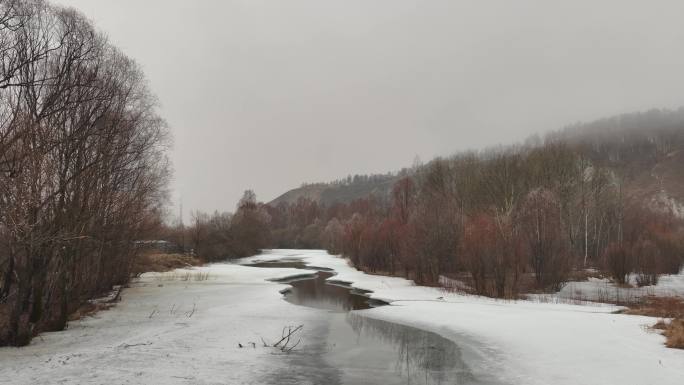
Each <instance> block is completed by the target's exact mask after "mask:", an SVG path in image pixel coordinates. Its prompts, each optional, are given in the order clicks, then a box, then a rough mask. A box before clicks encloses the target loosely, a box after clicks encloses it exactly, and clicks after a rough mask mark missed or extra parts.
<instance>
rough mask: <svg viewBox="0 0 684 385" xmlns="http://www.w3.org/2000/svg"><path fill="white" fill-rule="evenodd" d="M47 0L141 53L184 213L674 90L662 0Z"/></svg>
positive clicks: (520, 132)
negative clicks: (169, 138) (166, 129)
mask: <svg viewBox="0 0 684 385" xmlns="http://www.w3.org/2000/svg"><path fill="white" fill-rule="evenodd" d="M57 3H60V4H64V5H68V6H73V7H75V8H77V9H78V10H80V11H81V12H83V13H84V14H85V15H87V16H88V17H89V18H90V19H92V20H93V21H94V22H95V24H96V25H97V26H98V27H99V28H100V29H101V30H102V31H103V32H105V33H106V34H107V35H108V36H109V38H110V40H111V41H112V43H113V44H115V45H116V46H118V47H119V48H121V49H122V50H123V51H124V52H126V54H127V55H129V56H130V57H132V58H134V59H135V60H137V61H138V63H139V64H140V65H141V66H142V68H143V70H144V72H145V74H146V75H147V77H148V79H149V82H150V86H151V89H152V90H153V91H154V92H155V93H156V94H157V96H158V97H159V102H160V104H161V109H160V113H161V115H162V116H163V117H164V118H165V119H166V120H167V121H168V123H169V125H170V127H171V131H172V133H173V136H174V147H173V150H172V152H171V153H170V158H171V161H172V162H173V165H174V169H175V173H174V174H175V176H174V181H173V183H172V190H173V194H172V195H173V200H174V202H175V204H176V205H177V204H178V203H179V201H180V200H181V199H182V202H183V205H184V207H185V209H186V210H187V211H189V210H195V209H199V210H204V211H213V210H232V209H233V208H234V206H235V202H236V201H237V200H238V199H239V197H240V196H241V194H242V191H243V190H245V189H247V188H251V189H254V190H255V191H256V193H257V195H258V197H259V199H260V200H264V201H269V200H271V199H273V198H275V197H276V196H278V195H279V194H281V193H283V192H285V191H286V190H288V189H290V188H293V187H296V186H298V185H299V184H300V183H302V182H315V181H327V180H331V179H336V178H339V177H344V176H346V175H348V174H357V173H358V174H362V173H372V172H387V171H392V170H397V169H399V168H401V167H404V166H410V164H411V163H412V161H413V159H414V158H415V157H416V156H419V157H420V158H422V159H423V160H428V159H430V158H431V157H434V156H437V155H448V154H450V153H453V152H456V151H459V150H464V149H473V148H474V149H477V148H483V147H487V146H493V145H497V144H508V143H512V142H516V141H521V140H524V138H525V137H526V136H528V135H530V134H533V133H543V132H545V131H549V130H554V129H558V128H561V127H562V126H565V125H567V124H571V123H575V122H578V121H589V120H593V119H597V118H601V117H604V116H610V115H614V114H618V113H622V112H630V111H639V110H647V109H650V108H676V107H678V106H680V105H682V104H684V96H682V93H681V90H682V89H684V77H682V76H681V69H682V68H684V51H682V49H681V47H683V46H684V29H682V28H681V15H682V14H684V3H682V2H680V1H653V2H648V3H646V2H642V1H602V2H600V3H598V2H595V1H574V2H555V1H548V0H546V1H542V0H540V1H516V2H511V1H486V2H483V1H453V0H445V1H429V2H426V1H404V0H391V1H390V0H387V1H360V0H359V1H349V0H345V1H326V2H321V1H317V0H297V1H286V2H285V1H258V0H248V1H193V2H188V1H175V0H174V1H168V0H164V1H160V0H155V1H145V2H140V1H131V0H119V1H116V2H113V1H107V0H60V1H58V2H57Z"/></svg>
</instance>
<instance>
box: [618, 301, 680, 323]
mask: <svg viewBox="0 0 684 385" xmlns="http://www.w3.org/2000/svg"><path fill="white" fill-rule="evenodd" d="M626 313H627V314H634V315H645V316H649V317H658V318H681V319H684V299H682V298H681V297H646V298H644V300H643V301H640V302H638V303H634V304H632V305H631V306H630V308H629V310H627V311H626Z"/></svg>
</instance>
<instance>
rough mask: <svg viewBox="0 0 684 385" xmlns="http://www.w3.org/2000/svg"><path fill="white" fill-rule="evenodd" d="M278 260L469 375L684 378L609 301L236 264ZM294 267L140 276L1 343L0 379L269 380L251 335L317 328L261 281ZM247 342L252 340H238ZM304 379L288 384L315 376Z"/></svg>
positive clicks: (306, 257)
mask: <svg viewBox="0 0 684 385" xmlns="http://www.w3.org/2000/svg"><path fill="white" fill-rule="evenodd" d="M282 259H300V260H302V261H303V262H305V263H307V264H309V265H311V266H318V267H327V268H331V269H334V270H335V271H336V272H337V273H338V274H337V275H336V276H334V277H332V278H330V279H333V280H338V281H345V282H348V283H350V284H351V285H352V286H353V287H356V288H359V289H364V290H371V291H373V293H372V294H370V295H371V297H373V298H377V299H381V300H384V301H387V302H390V305H389V306H382V307H378V308H373V309H370V310H362V311H360V312H361V313H360V314H363V315H364V316H366V317H370V318H376V319H380V320H385V321H391V322H395V323H398V324H404V325H408V326H414V327H419V328H421V329H425V330H429V331H432V332H435V333H437V334H440V335H441V336H443V337H445V338H448V339H451V340H453V341H455V342H457V343H458V344H459V346H461V347H463V348H464V350H466V351H467V354H464V357H463V359H464V361H465V362H466V363H467V364H468V365H469V366H470V368H471V369H472V372H473V373H474V374H475V376H476V378H477V375H478V373H488V374H489V375H490V377H492V378H498V379H500V380H501V382H505V383H511V384H582V385H585V384H619V385H630V384H634V385H648V384H663V385H667V384H677V385H681V384H684V350H675V349H668V348H666V347H665V346H664V345H663V342H664V337H662V336H661V335H659V334H657V333H654V332H651V331H649V330H648V326H650V325H652V324H654V323H655V322H656V319H654V318H649V317H640V316H629V315H623V314H613V312H614V311H615V310H618V308H616V307H613V306H607V305H604V306H599V305H590V304H586V305H570V304H555V303H538V302H532V301H498V300H493V299H488V298H482V297H476V296H465V295H460V294H457V293H447V292H444V291H442V290H440V289H437V288H427V287H421V286H415V285H414V284H413V282H411V281H408V280H405V279H402V278H395V277H385V276H375V275H368V274H364V273H362V272H359V271H357V270H355V269H353V268H351V267H349V265H348V264H347V262H346V261H345V260H344V259H341V258H338V257H334V256H331V255H328V254H327V253H326V252H324V251H312V250H271V251H267V252H265V253H264V254H262V255H258V256H254V257H250V258H248V259H245V260H242V261H241V263H249V262H254V261H268V260H273V261H275V260H282ZM197 272H205V273H206V272H208V273H209V276H208V279H207V280H203V281H195V280H194V279H195V278H194V277H198V275H197V274H198V273H197ZM302 272H303V271H302V270H297V269H275V268H253V267H245V266H239V265H236V264H213V265H209V266H206V267H202V268H198V269H194V270H191V273H190V276H189V277H187V276H186V275H185V274H186V273H187V270H177V271H176V272H174V273H172V274H169V273H166V274H162V275H160V274H152V273H150V274H145V275H143V277H142V278H141V279H140V280H139V281H138V282H136V283H134V284H132V285H131V286H132V287H131V288H128V289H125V290H124V292H123V300H122V302H120V303H119V304H118V305H117V306H116V307H114V308H112V309H111V310H108V311H104V312H101V313H99V314H97V315H96V316H95V317H94V318H86V319H85V320H82V321H77V322H72V323H71V324H70V327H69V329H68V330H66V331H63V332H55V333H45V334H43V335H41V336H40V337H38V338H36V339H34V341H33V342H32V343H31V345H30V346H28V347H24V348H2V349H0V383H12V384H14V383H17V384H41V383H58V384H61V383H67V384H81V383H92V384H261V383H278V382H277V381H273V378H272V377H269V373H274V372H278V371H283V370H285V371H286V370H288V368H287V366H288V360H287V359H286V358H287V357H286V355H284V354H282V353H277V352H275V350H274V349H270V348H262V347H261V346H259V345H260V337H264V338H266V339H273V338H276V337H277V336H279V335H280V332H281V329H282V327H283V326H284V325H287V324H305V325H317V324H319V323H320V322H321V321H320V317H321V316H320V315H321V311H320V310H318V309H311V308H307V307H303V306H297V305H293V304H290V303H288V302H286V301H284V300H282V295H281V294H280V293H279V291H280V290H282V289H284V288H286V287H287V286H286V285H283V284H278V283H274V282H269V281H267V279H270V278H283V277H286V276H291V275H297V274H302ZM186 277H187V278H188V280H186V281H184V280H182V279H184V278H186ZM172 278H173V279H172ZM668 282H669V281H668ZM160 285H162V286H161V287H160ZM193 307H194V309H195V311H194V313H193V311H192V310H193ZM250 341H254V342H256V343H257V346H258V347H257V348H256V349H254V348H251V347H247V348H242V349H241V348H239V347H237V344H238V343H242V344H247V343H248V342H250ZM306 378H307V377H306V375H305V374H302V375H301V376H300V377H299V380H298V381H294V382H291V383H311V384H325V382H323V381H320V380H319V381H316V380H313V379H312V380H306ZM319 378H320V377H319ZM268 379H270V380H268Z"/></svg>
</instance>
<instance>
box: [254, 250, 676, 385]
mask: <svg viewBox="0 0 684 385" xmlns="http://www.w3.org/2000/svg"><path fill="white" fill-rule="evenodd" d="M283 255H286V256H289V257H290V258H293V257H297V258H301V259H302V260H303V261H305V262H306V263H308V264H309V265H313V266H320V267H327V268H332V269H334V270H335V271H337V272H338V275H337V276H335V277H333V278H331V279H335V280H342V281H346V282H350V283H351V284H352V286H353V287H357V288H360V289H364V290H372V291H373V293H372V294H371V297H373V298H377V299H381V300H384V301H388V302H391V305H390V306H383V307H379V308H375V309H371V310H369V311H366V312H365V313H364V315H365V316H367V317H374V318H378V319H382V320H386V321H392V322H396V323H401V324H407V325H411V326H417V327H420V328H423V329H427V330H431V331H434V332H437V333H439V334H441V335H442V336H444V337H447V338H453V339H455V340H458V338H459V337H464V336H465V337H467V338H468V339H470V340H475V341H478V342H479V343H480V344H481V345H480V348H479V349H480V355H479V357H478V358H479V359H480V360H482V362H481V364H482V363H484V365H492V366H493V367H496V368H498V370H499V371H501V373H502V376H503V377H505V378H507V379H508V381H510V382H512V383H517V384H620V385H628V384H635V385H637V384H678V385H681V384H683V383H684V350H676V349H668V348H666V347H665V346H664V345H663V342H664V337H663V336H661V335H659V334H657V333H654V332H652V331H650V330H648V326H651V325H653V324H654V323H655V322H656V319H654V318H650V317H641V316H631V315H624V314H614V312H615V311H616V310H618V308H617V307H614V306H609V305H597V304H586V305H574V304H556V303H538V302H532V301H502V300H493V299H488V298H482V297H476V296H464V295H460V294H456V293H446V292H444V291H442V290H440V289H437V288H429V287H422V286H415V285H414V284H413V282H411V281H407V280H405V279H402V278H396V277H385V276H375V275H368V274H364V273H362V272H359V271H357V270H355V269H353V268H351V267H349V265H348V264H347V263H346V261H344V260H343V259H340V258H334V257H331V256H329V255H327V254H326V253H325V252H322V251H319V252H316V251H297V250H277V251H272V252H270V253H267V254H264V255H260V256H256V257H252V259H253V260H255V259H259V260H269V259H271V260H272V259H280V258H283ZM673 277H674V278H672V279H665V280H663V281H662V284H664V285H666V286H667V287H668V288H669V289H676V290H679V286H677V282H679V281H678V279H679V278H678V277H679V276H673ZM489 360H491V361H490V362H488V361H489ZM471 364H472V363H471Z"/></svg>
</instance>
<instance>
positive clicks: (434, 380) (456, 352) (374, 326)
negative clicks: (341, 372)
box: [335, 312, 478, 384]
mask: <svg viewBox="0 0 684 385" xmlns="http://www.w3.org/2000/svg"><path fill="white" fill-rule="evenodd" d="M345 321H346V323H347V324H348V325H349V326H350V328H351V330H352V331H353V333H354V335H355V337H356V338H354V339H353V341H354V342H353V344H343V345H341V346H340V345H338V346H336V347H335V349H349V348H350V346H349V345H355V346H356V348H359V347H360V348H362V349H364V351H365V353H364V354H362V359H360V360H358V361H357V365H358V364H361V365H362V366H365V367H369V368H370V369H371V370H372V369H373V368H380V369H382V364H381V362H374V361H375V360H377V359H376V358H375V357H377V356H378V353H383V354H382V358H381V361H382V362H390V360H391V362H392V366H393V367H391V368H386V370H391V371H392V372H393V373H394V376H395V378H396V379H395V380H394V381H387V382H385V383H396V384H475V383H478V382H477V381H476V380H475V378H474V377H473V375H472V373H471V372H470V371H469V369H468V366H467V365H466V364H465V363H464V362H463V360H462V356H461V351H460V349H459V347H458V346H457V345H456V344H455V343H454V342H452V341H451V340H448V339H446V338H443V337H442V336H440V335H438V334H435V333H432V332H428V331H425V330H421V329H417V328H413V327H409V326H404V325H399V324H396V323H392V322H387V321H382V320H377V319H372V318H368V317H365V316H363V315H360V314H357V313H354V312H352V313H348V314H347V315H346V319H345ZM353 349H354V348H352V350H353ZM369 353H370V354H369ZM388 358H389V359H390V360H388ZM376 374H377V375H382V373H381V372H378V373H376ZM385 378H387V377H386V376H385ZM350 383H363V382H357V381H351V382H350Z"/></svg>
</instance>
